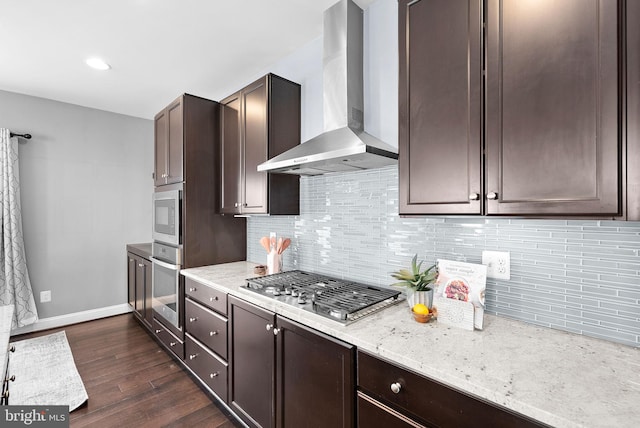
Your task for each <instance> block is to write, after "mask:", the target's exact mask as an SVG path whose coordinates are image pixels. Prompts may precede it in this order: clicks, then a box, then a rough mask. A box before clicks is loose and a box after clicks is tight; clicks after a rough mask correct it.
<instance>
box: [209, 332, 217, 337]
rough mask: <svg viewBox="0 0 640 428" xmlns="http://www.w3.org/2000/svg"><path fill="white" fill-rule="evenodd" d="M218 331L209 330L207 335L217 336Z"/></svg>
mask: <svg viewBox="0 0 640 428" xmlns="http://www.w3.org/2000/svg"><path fill="white" fill-rule="evenodd" d="M217 335H218V332H217V331H210V332H209V336H217Z"/></svg>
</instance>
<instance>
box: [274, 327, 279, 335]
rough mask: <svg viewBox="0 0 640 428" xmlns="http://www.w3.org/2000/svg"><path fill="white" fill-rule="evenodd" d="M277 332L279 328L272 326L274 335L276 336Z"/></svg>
mask: <svg viewBox="0 0 640 428" xmlns="http://www.w3.org/2000/svg"><path fill="white" fill-rule="evenodd" d="M278 333H280V329H279V328H274V329H273V335H274V336H277V335H278Z"/></svg>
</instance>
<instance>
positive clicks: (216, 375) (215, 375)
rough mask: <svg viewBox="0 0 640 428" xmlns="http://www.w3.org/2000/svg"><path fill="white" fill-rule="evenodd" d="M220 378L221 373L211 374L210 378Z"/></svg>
mask: <svg viewBox="0 0 640 428" xmlns="http://www.w3.org/2000/svg"><path fill="white" fill-rule="evenodd" d="M218 376H220V373H219V372H215V373H209V377H210V378H211V379H213V378H214V377H218Z"/></svg>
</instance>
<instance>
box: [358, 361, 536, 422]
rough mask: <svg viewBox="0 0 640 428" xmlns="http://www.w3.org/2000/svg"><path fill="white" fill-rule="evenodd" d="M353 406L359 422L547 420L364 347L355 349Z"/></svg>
mask: <svg viewBox="0 0 640 428" xmlns="http://www.w3.org/2000/svg"><path fill="white" fill-rule="evenodd" d="M358 411H359V413H358V426H359V427H360V428H365V427H366V428H377V427H385V428H386V427H422V426H427V427H439V428H448V427H451V428H457V427H473V426H482V427H485V426H486V427H492V428H533V427H538V428H539V427H546V426H547V425H544V424H541V423H539V422H537V421H534V420H532V419H529V418H527V417H525V416H522V415H519V414H516V413H512V412H510V411H508V410H506V409H502V408H499V407H496V406H494V405H493V404H489V403H487V402H485V401H482V400H479V399H476V398H473V397H471V396H469V395H466V394H464V393H462V392H459V391H456V390H454V389H452V388H450V387H448V386H446V385H443V384H441V383H439V382H436V381H434V380H431V379H429V378H426V377H424V376H421V375H419V374H417V373H413V372H411V371H409V370H406V369H404V368H401V367H398V366H396V365H395V364H393V363H391V362H388V361H384V360H382V359H380V358H378V357H374V356H372V355H369V354H367V353H365V352H358ZM385 413H386V414H385ZM396 419H400V420H398V421H396ZM383 421H390V422H389V424H388V425H387V424H385V423H383ZM403 423H404V424H403Z"/></svg>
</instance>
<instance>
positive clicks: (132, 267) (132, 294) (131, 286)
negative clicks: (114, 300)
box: [127, 253, 138, 310]
mask: <svg viewBox="0 0 640 428" xmlns="http://www.w3.org/2000/svg"><path fill="white" fill-rule="evenodd" d="M137 266H138V263H137V262H136V258H135V256H134V255H133V254H131V253H127V298H128V301H129V306H131V309H134V310H135V308H136V269H137Z"/></svg>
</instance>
